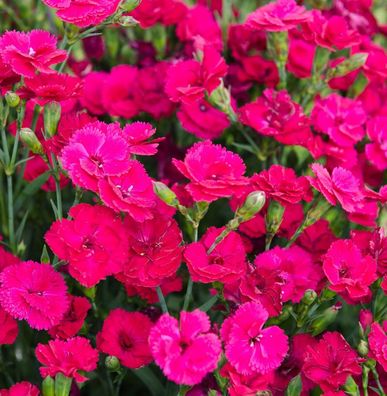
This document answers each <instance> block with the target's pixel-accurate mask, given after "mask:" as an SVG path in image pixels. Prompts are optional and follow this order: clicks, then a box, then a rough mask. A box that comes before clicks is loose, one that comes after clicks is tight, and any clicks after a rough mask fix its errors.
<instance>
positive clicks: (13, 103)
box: [5, 91, 20, 107]
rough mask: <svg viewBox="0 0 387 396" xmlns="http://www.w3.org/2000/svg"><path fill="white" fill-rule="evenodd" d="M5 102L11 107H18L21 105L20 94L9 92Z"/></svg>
mask: <svg viewBox="0 0 387 396" xmlns="http://www.w3.org/2000/svg"><path fill="white" fill-rule="evenodd" d="M5 101H6V102H7V105H8V106H9V107H17V106H19V103H20V97H19V95H18V94H16V93H15V92H12V91H8V92H7V93H6V94H5Z"/></svg>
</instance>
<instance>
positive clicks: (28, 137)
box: [20, 128, 44, 155]
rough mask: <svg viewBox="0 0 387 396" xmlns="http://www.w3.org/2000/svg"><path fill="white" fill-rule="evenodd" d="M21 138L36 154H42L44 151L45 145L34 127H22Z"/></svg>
mask: <svg viewBox="0 0 387 396" xmlns="http://www.w3.org/2000/svg"><path fill="white" fill-rule="evenodd" d="M20 139H21V140H22V142H23V143H24V144H25V145H26V146H27V147H28V148H29V149H30V150H31V151H32V152H33V153H34V154H39V155H42V154H43V153H44V150H43V146H42V144H41V143H40V142H39V139H38V138H37V137H36V135H35V133H34V131H33V130H32V129H30V128H22V129H20Z"/></svg>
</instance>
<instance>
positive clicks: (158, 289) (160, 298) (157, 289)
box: [156, 286, 168, 313]
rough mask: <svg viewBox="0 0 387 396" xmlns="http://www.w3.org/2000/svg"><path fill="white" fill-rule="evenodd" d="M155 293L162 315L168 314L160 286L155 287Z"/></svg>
mask: <svg viewBox="0 0 387 396" xmlns="http://www.w3.org/2000/svg"><path fill="white" fill-rule="evenodd" d="M156 292H157V296H158V298H159V302H160V305H161V309H162V311H163V313H168V306H167V303H166V301H165V297H164V294H163V292H162V290H161V287H160V286H157V287H156Z"/></svg>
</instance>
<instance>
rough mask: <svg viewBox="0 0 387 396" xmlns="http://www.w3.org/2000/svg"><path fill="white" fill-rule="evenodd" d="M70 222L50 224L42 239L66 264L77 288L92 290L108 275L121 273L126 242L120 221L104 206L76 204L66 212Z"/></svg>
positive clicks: (126, 252)
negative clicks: (79, 286) (77, 284)
mask: <svg viewBox="0 0 387 396" xmlns="http://www.w3.org/2000/svg"><path fill="white" fill-rule="evenodd" d="M69 214H70V216H71V217H72V219H71V220H68V219H63V220H58V221H56V222H55V223H53V224H52V225H51V228H50V229H49V230H48V231H47V233H46V235H45V239H46V242H47V244H48V245H49V246H50V248H51V249H52V251H53V252H54V253H55V254H56V255H57V256H58V257H59V258H60V259H61V260H65V261H67V262H68V263H69V272H70V275H71V276H72V277H74V278H75V279H76V280H77V281H78V282H79V283H80V284H81V285H83V286H86V287H92V286H94V285H96V284H97V283H98V282H99V281H101V280H102V279H105V278H106V277H107V276H108V275H113V274H117V273H118V272H120V271H122V269H123V265H124V263H125V262H126V260H127V258H128V249H129V248H128V241H127V237H126V231H125V229H124V227H123V225H122V222H121V219H120V218H119V216H117V215H116V213H115V212H113V211H112V210H111V209H109V208H106V207H104V206H91V205H88V204H79V205H77V206H74V207H72V208H71V209H70V212H69Z"/></svg>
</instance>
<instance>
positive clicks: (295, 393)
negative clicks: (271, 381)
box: [285, 374, 302, 396]
mask: <svg viewBox="0 0 387 396" xmlns="http://www.w3.org/2000/svg"><path fill="white" fill-rule="evenodd" d="M301 391H302V382H301V376H300V374H299V375H297V376H296V377H294V378H293V379H292V380H291V381H290V383H289V386H288V388H287V389H286V393H285V395H286V396H299V395H300V394H301Z"/></svg>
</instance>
